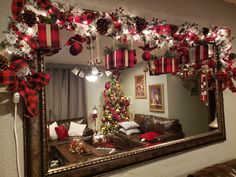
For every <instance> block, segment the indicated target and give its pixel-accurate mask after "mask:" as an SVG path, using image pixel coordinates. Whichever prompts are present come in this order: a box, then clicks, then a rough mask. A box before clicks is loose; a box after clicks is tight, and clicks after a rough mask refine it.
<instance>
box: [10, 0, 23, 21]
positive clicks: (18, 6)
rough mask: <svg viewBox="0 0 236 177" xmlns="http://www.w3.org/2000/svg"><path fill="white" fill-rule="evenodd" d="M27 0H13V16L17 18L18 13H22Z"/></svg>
mask: <svg viewBox="0 0 236 177" xmlns="http://www.w3.org/2000/svg"><path fill="white" fill-rule="evenodd" d="M24 3H25V0H12V3H11V11H12V15H13V18H14V19H15V20H16V19H17V17H18V15H19V14H20V13H21V11H22V9H23V6H24Z"/></svg>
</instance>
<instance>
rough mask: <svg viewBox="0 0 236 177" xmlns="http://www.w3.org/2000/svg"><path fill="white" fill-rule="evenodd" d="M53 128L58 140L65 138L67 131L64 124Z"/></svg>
mask: <svg viewBox="0 0 236 177" xmlns="http://www.w3.org/2000/svg"><path fill="white" fill-rule="evenodd" d="M55 130H56V133H57V137H58V139H59V140H65V139H67V138H68V131H67V129H66V128H65V126H64V125H60V126H58V127H56V128H55Z"/></svg>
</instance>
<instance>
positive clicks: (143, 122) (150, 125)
mask: <svg viewBox="0 0 236 177" xmlns="http://www.w3.org/2000/svg"><path fill="white" fill-rule="evenodd" d="M134 121H135V122H136V123H138V124H139V126H140V127H139V129H140V130H141V134H143V133H146V132H149V131H154V132H157V133H159V134H161V135H160V136H159V137H157V138H156V139H155V140H154V141H153V143H157V142H161V143H164V142H167V141H172V140H176V139H180V138H184V136H185V135H184V133H183V131H182V125H181V124H180V123H179V120H178V119H169V118H163V117H157V116H152V115H144V114H135V117H134ZM139 135H140V134H133V135H129V136H128V135H125V134H124V133H121V132H119V133H117V137H120V139H122V141H126V143H127V142H128V141H127V140H131V141H133V142H136V143H137V142H140V143H142V144H144V145H148V144H150V143H148V142H141V141H140V138H139ZM129 144H132V143H129Z"/></svg>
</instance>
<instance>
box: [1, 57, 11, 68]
mask: <svg viewBox="0 0 236 177" xmlns="http://www.w3.org/2000/svg"><path fill="white" fill-rule="evenodd" d="M8 65H9V62H8V59H7V58H6V57H4V56H3V55H0V70H6V69H7V68H8Z"/></svg>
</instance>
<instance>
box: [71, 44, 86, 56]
mask: <svg viewBox="0 0 236 177" xmlns="http://www.w3.org/2000/svg"><path fill="white" fill-rule="evenodd" d="M82 50H83V46H82V44H81V43H79V42H74V43H73V44H72V45H71V46H70V54H71V55H73V56H76V55H78V54H79V53H81V52H82Z"/></svg>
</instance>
